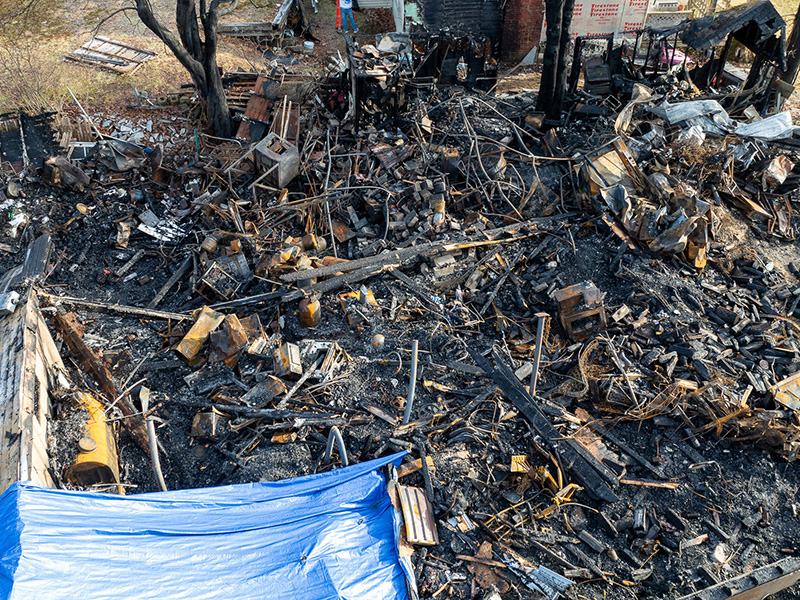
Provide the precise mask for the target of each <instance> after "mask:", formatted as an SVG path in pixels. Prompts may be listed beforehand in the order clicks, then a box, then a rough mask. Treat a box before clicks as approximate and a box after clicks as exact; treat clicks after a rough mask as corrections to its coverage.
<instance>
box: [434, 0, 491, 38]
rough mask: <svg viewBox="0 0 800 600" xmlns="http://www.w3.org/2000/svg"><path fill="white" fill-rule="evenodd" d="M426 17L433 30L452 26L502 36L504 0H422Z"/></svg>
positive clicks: (462, 31) (466, 30) (475, 33)
mask: <svg viewBox="0 0 800 600" xmlns="http://www.w3.org/2000/svg"><path fill="white" fill-rule="evenodd" d="M419 3H420V5H421V6H422V20H423V22H424V23H425V25H426V26H427V27H428V29H430V30H431V31H437V30H439V29H442V28H445V27H448V28H450V29H452V30H454V31H457V32H460V33H470V34H473V35H477V34H483V35H485V36H487V37H489V38H491V39H492V40H494V41H495V42H496V41H497V40H498V39H499V37H500V26H501V1H500V0H420V2H419Z"/></svg>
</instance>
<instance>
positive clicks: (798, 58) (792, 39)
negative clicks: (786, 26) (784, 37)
mask: <svg viewBox="0 0 800 600" xmlns="http://www.w3.org/2000/svg"><path fill="white" fill-rule="evenodd" d="M798 71H800V5H798V7H797V14H796V15H795V17H794V26H793V27H792V33H791V35H790V36H789V39H788V41H787V44H786V70H785V71H784V72H783V73H781V79H783V80H784V81H786V82H788V83H794V80H795V79H797V72H798Z"/></svg>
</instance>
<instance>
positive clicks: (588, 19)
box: [542, 0, 648, 40]
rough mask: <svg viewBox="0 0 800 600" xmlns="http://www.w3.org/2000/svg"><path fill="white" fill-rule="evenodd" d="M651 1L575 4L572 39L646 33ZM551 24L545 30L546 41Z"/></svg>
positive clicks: (578, 0)
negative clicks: (643, 31) (645, 28)
mask: <svg viewBox="0 0 800 600" xmlns="http://www.w3.org/2000/svg"><path fill="white" fill-rule="evenodd" d="M647 6H648V0H575V8H574V10H573V13H572V25H571V26H570V36H571V37H572V39H575V38H576V37H578V36H594V35H598V36H599V35H608V34H610V33H613V34H615V35H622V34H625V33H630V32H633V31H636V30H637V29H642V28H643V27H644V23H645V20H646V18H647ZM546 31H547V22H546V21H545V23H544V25H543V27H542V40H544V39H545V34H546Z"/></svg>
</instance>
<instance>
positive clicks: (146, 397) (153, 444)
mask: <svg viewBox="0 0 800 600" xmlns="http://www.w3.org/2000/svg"><path fill="white" fill-rule="evenodd" d="M139 400H140V401H141V403H142V413H146V412H147V409H148V408H150V390H149V389H147V388H146V387H144V386H142V387H141V388H140V389H139ZM146 421H147V441H148V442H150V459H151V460H152V461H153V471H155V474H156V479H158V485H159V487H160V488H161V491H162V492H166V491H167V483H166V482H165V481H164V474H163V473H162V472H161V459H160V458H159V456H158V440H156V424H155V421H154V420H153V417H147V419H146Z"/></svg>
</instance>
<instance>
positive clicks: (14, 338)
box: [0, 297, 68, 493]
mask: <svg viewBox="0 0 800 600" xmlns="http://www.w3.org/2000/svg"><path fill="white" fill-rule="evenodd" d="M64 373H65V369H64V364H63V362H62V361H61V357H60V356H59V355H58V351H57V350H56V346H55V343H54V342H53V338H52V337H51V335H50V332H49V330H48V329H47V326H46V325H45V322H44V319H42V316H41V313H40V312H39V305H38V303H37V301H36V298H35V297H31V298H30V299H29V300H28V302H27V303H25V304H24V305H22V306H20V307H18V308H17V310H16V311H15V312H14V314H12V315H8V316H6V317H2V318H0V436H2V439H3V440H6V442H5V443H3V444H0V493H2V492H3V491H5V490H6V488H8V487H9V486H10V485H12V484H13V483H15V482H17V481H19V480H20V479H29V480H30V481H33V482H34V483H38V484H41V485H46V486H49V487H53V480H52V479H51V477H50V473H49V470H48V469H49V466H50V463H49V458H48V455H47V418H48V416H49V414H50V391H51V383H50V382H51V380H52V381H57V382H59V385H66V384H68V382H67V380H66V379H65V376H64Z"/></svg>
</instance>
